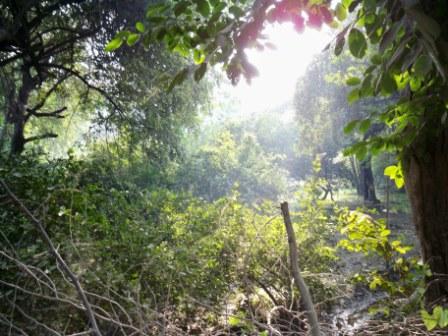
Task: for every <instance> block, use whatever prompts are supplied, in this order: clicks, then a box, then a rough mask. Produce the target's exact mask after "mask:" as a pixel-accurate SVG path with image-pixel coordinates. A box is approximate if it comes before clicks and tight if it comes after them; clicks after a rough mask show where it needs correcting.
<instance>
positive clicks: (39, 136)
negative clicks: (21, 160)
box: [25, 132, 58, 143]
mask: <svg viewBox="0 0 448 336" xmlns="http://www.w3.org/2000/svg"><path fill="white" fill-rule="evenodd" d="M57 137H58V135H57V134H55V133H51V132H49V133H44V134H41V135H35V136H32V137H29V138H26V139H25V143H27V142H31V141H37V140H42V139H48V138H57Z"/></svg>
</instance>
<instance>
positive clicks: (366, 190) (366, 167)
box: [359, 156, 380, 205]
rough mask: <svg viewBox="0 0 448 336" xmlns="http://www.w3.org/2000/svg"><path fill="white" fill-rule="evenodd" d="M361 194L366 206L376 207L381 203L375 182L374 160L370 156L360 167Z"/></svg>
mask: <svg viewBox="0 0 448 336" xmlns="http://www.w3.org/2000/svg"><path fill="white" fill-rule="evenodd" d="M359 175H360V177H359V180H360V192H361V195H362V197H363V199H364V203H365V204H369V205H376V204H378V203H380V201H379V200H378V198H377V197H376V192H375V181H374V178H373V171H372V158H371V157H370V156H369V157H368V158H366V159H365V160H364V161H362V162H361V163H360V165H359Z"/></svg>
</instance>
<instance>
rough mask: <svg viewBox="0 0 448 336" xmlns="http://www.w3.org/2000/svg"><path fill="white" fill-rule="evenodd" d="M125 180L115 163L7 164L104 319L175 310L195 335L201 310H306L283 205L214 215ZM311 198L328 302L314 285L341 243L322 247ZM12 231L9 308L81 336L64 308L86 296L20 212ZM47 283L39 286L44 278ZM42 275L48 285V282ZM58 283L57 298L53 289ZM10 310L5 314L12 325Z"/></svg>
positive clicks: (235, 200)
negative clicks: (240, 298) (300, 302)
mask: <svg viewBox="0 0 448 336" xmlns="http://www.w3.org/2000/svg"><path fill="white" fill-rule="evenodd" d="M116 170H117V166H115V164H114V162H113V161H111V162H109V161H106V160H103V161H99V160H98V159H97V158H96V159H94V160H89V159H85V160H82V161H80V160H77V159H75V158H74V157H73V156H69V158H68V159H64V160H62V159H59V160H48V159H46V157H45V156H31V155H28V156H27V157H24V158H20V159H19V158H17V159H14V160H6V161H4V163H3V164H2V166H1V169H0V177H1V178H3V179H5V181H6V182H7V183H8V184H9V185H10V187H11V188H12V190H13V191H14V192H16V193H17V194H18V197H20V199H22V200H23V201H24V202H25V204H26V206H27V207H28V208H29V209H31V210H32V211H33V212H34V213H35V215H36V216H37V217H38V218H40V219H41V220H42V222H43V223H44V225H45V227H46V230H47V231H48V233H49V235H50V237H51V238H52V239H53V241H54V242H55V244H56V245H58V246H59V252H60V253H61V255H62V256H63V257H64V259H65V260H66V261H67V262H68V263H69V264H70V265H71V267H72V269H73V270H74V271H75V272H76V273H77V274H78V275H79V277H80V279H81V282H82V283H83V285H84V288H85V289H86V290H87V291H88V293H91V294H89V297H90V299H91V300H92V301H93V303H94V304H95V306H96V307H100V308H95V309H103V310H104V311H106V312H108V311H110V307H109V304H110V302H109V301H107V300H113V301H114V302H117V304H119V305H120V306H121V307H122V309H124V310H125V311H126V312H127V313H126V314H128V315H129V316H128V315H126V314H125V313H123V311H121V312H120V313H117V314H118V315H115V317H114V319H115V320H116V319H118V320H120V321H125V320H126V319H129V318H131V319H132V320H133V319H137V318H138V316H139V315H138V314H139V313H138V312H139V309H140V308H138V307H137V306H135V300H137V299H138V302H139V303H140V304H142V305H143V306H144V307H147V308H145V309H149V310H155V311H159V312H161V311H166V310H167V309H168V310H171V309H172V308H171V307H173V306H175V307H177V308H176V309H175V310H173V311H171V314H175V315H176V316H177V318H179V319H180V320H181V321H184V322H182V323H187V321H189V319H190V318H191V316H192V315H194V314H196V313H197V312H200V309H201V304H198V303H197V302H198V301H195V300H199V302H206V303H207V304H209V305H214V306H216V307H220V306H221V305H222V304H223V300H225V298H226V297H229V296H231V295H232V294H236V293H244V295H247V296H248V297H251V298H252V299H251V300H255V298H256V297H258V296H259V295H258V294H255V293H257V292H259V291H260V290H261V291H267V293H269V294H270V299H268V302H269V303H268V305H270V306H271V307H273V306H274V305H278V304H281V305H283V304H284V305H291V304H293V303H294V302H295V297H297V295H298V294H297V293H292V292H291V290H290V274H289V268H288V266H287V252H286V251H287V243H286V235H285V232H284V228H283V222H282V220H281V218H280V217H279V216H274V217H273V208H274V207H273V205H272V204H269V203H266V204H264V205H260V206H259V207H258V208H256V209H252V208H249V207H247V206H245V205H243V204H242V203H241V201H240V200H239V197H238V195H237V194H233V195H229V196H228V197H225V198H221V199H217V200H216V201H214V202H211V203H207V202H205V201H202V200H199V199H197V198H194V197H192V196H190V195H188V194H185V193H180V192H176V193H173V192H172V191H169V190H168V189H166V188H163V187H143V188H142V187H140V186H138V185H136V184H135V183H134V182H133V181H132V178H130V177H128V176H126V175H125V174H124V173H123V172H124V171H122V172H120V173H117V171H116ZM309 197H311V198H310V199H309V201H307V199H308V198H305V199H304V200H303V204H304V206H305V208H304V209H303V210H300V211H299V212H298V213H296V214H294V218H295V219H296V221H297V226H296V229H297V235H298V240H299V246H300V255H301V261H300V262H301V263H302V265H303V268H304V270H305V271H306V272H309V273H310V285H311V289H312V291H313V293H314V295H315V296H316V298H317V299H318V300H324V299H325V298H327V297H328V295H332V293H333V291H332V288H333V287H334V286H335V284H334V283H332V282H331V281H329V280H325V279H321V278H320V277H319V276H316V275H312V274H315V273H319V272H323V271H328V267H331V265H332V263H333V262H334V255H333V252H332V251H333V250H332V248H331V247H329V246H328V245H327V244H328V242H327V240H326V239H327V237H329V236H330V235H331V234H326V235H319V236H318V235H316V233H317V232H320V233H322V231H323V230H324V229H325V230H329V229H330V226H329V225H328V217H327V216H326V215H325V213H324V210H323V208H320V207H318V208H315V207H314V205H313V206H312V205H311V204H315V202H317V200H316V199H315V198H314V196H311V195H310V196H309ZM2 201H3V199H2ZM307 202H310V203H309V204H308V203H307ZM0 221H1V227H2V230H1V238H0V246H1V251H2V255H1V257H0V268H1V273H2V277H1V281H2V282H1V284H0V286H1V288H2V292H3V293H5V295H6V297H7V298H8V300H11V299H12V297H13V296H14V298H15V299H14V300H15V304H16V305H17V306H18V307H20V309H22V311H23V312H24V313H25V314H27V315H32V316H33V317H34V318H36V319H38V320H40V321H42V323H44V324H46V325H48V326H50V327H51V328H54V329H55V330H60V329H61V328H62V326H65V328H66V329H65V330H66V332H76V331H77V330H78V328H79V327H80V326H82V323H83V322H82V320H83V315H82V310H78V309H76V308H74V307H73V306H72V305H70V304H67V303H66V301H63V300H62V301H58V297H59V298H63V299H65V300H69V301H70V300H72V299H73V295H74V294H73V292H72V290H71V286H70V284H69V283H67V282H66V281H65V280H64V277H63V276H62V275H61V273H60V272H59V270H58V267H56V266H55V264H54V260H53V258H52V257H51V255H49V254H48V253H46V252H45V251H46V249H45V246H44V244H43V242H42V241H41V240H40V238H38V237H36V233H35V231H34V228H33V226H32V225H31V224H30V223H29V221H28V220H27V219H26V218H25V217H23V215H22V214H21V213H20V212H18V210H17V208H16V207H15V206H14V205H13V204H11V203H9V202H8V201H6V203H4V205H3V206H2V211H1V214H0ZM18 261H20V263H18ZM274 270H275V271H274ZM30 272H31V273H30ZM35 272H36V274H37V275H36V276H37V278H36V277H34V278H33V276H32V274H34V273H35ZM41 274H45V278H43V279H40V277H41ZM39 279H40V280H39ZM48 279H51V284H53V285H54V286H55V288H56V289H52V288H53V287H51V286H50V287H49V288H47V287H46V286H47V285H46V284H47V281H48ZM311 280H312V281H311ZM36 281H37V283H36ZM39 284H40V285H41V286H42V285H43V287H44V288H41V287H39ZM12 285H14V286H19V288H22V290H18V291H17V289H16V290H14V287H11V286H12ZM229 288H231V292H230V293H229ZM30 293H34V294H31V296H30ZM96 293H97V294H96ZM107 293H108V294H107ZM95 295H99V296H95ZM104 295H105V296H106V298H104ZM48 297H50V299H48ZM52 297H53V299H51V298H52ZM107 298H108V299H107ZM125 298H127V299H125ZM48 300H53V301H54V302H55V303H54V305H53V306H52V307H51V308H50V310H51V312H52V314H51V320H50V319H48V316H49V314H48V310H45V309H41V307H45V306H46V305H48ZM272 300H274V301H272ZM30 301H31V302H32V305H30V304H29V303H30ZM9 303H10V301H4V302H2V304H1V305H0V313H1V314H4V313H6V312H7V311H8V309H9V307H10V306H9ZM252 303H253V304H254V305H255V301H252ZM137 308H138V309H137ZM142 309H143V308H142ZM67 311H70V314H69V315H70V316H69V315H67ZM148 314H149V313H148ZM217 318H218V315H215V317H213V318H212V320H213V321H215V322H213V323H217V322H216V321H217ZM145 319H149V320H148V323H155V322H154V321H153V319H156V317H154V316H153V315H152V314H149V315H148V316H147V317H145ZM15 323H16V324H17V325H18V326H21V327H23V328H24V330H27V328H28V324H27V323H28V320H27V318H26V316H21V317H19V316H18V317H17V318H16V320H15ZM129 323H130V322H129ZM100 327H101V328H102V329H103V330H106V329H108V328H112V329H113V327H114V323H113V322H110V321H109V322H108V321H104V320H101V321H100ZM38 328H40V327H38ZM112 329H111V330H112ZM125 329H126V328H125ZM0 330H1V329H0Z"/></svg>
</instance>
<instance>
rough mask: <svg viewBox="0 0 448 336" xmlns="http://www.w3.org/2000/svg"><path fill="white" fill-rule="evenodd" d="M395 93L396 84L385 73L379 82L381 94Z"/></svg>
mask: <svg viewBox="0 0 448 336" xmlns="http://www.w3.org/2000/svg"><path fill="white" fill-rule="evenodd" d="M395 91H397V82H396V81H395V79H394V78H393V77H392V76H391V75H390V74H388V73H385V74H384V75H383V78H382V80H381V92H382V93H383V94H385V95H390V94H392V93H394V92H395Z"/></svg>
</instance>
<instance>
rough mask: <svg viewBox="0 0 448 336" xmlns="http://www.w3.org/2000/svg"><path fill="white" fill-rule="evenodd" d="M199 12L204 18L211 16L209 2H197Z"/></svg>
mask: <svg viewBox="0 0 448 336" xmlns="http://www.w3.org/2000/svg"><path fill="white" fill-rule="evenodd" d="M194 2H195V3H196V6H197V9H198V12H199V13H200V14H201V15H202V16H203V17H207V16H209V15H210V4H209V3H208V1H207V0H195V1H194Z"/></svg>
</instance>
